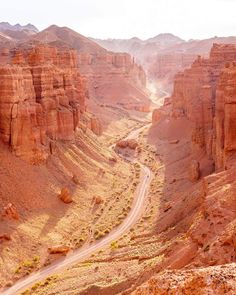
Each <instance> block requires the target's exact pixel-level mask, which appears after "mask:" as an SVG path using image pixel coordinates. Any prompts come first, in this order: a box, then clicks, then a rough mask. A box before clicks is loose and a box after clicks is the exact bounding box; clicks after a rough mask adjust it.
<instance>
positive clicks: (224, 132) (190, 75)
mask: <svg viewBox="0 0 236 295" xmlns="http://www.w3.org/2000/svg"><path fill="white" fill-rule="evenodd" d="M235 60H236V46H235V45H217V44H214V46H213V48H212V50H211V53H210V57H209V59H204V58H201V57H198V59H197V60H196V61H195V62H194V63H193V65H192V67H191V68H190V69H187V70H185V71H184V72H182V73H180V74H178V75H177V76H176V79H175V84H174V92H173V95H172V105H173V109H172V116H173V117H175V118H176V117H181V116H185V117H187V118H188V119H189V120H190V121H191V122H192V123H193V124H194V129H193V132H192V142H193V148H196V147H200V148H202V149H204V150H205V151H206V153H207V155H208V156H209V158H213V159H214V161H215V164H216V168H217V169H219V168H225V167H226V166H227V160H228V159H230V158H231V156H232V153H233V151H235V150H236V148H235V144H236V141H235V134H236V127H235V120H236V110H235V108H236V106H235V105H236V100H235V93H236V86H235V85H236V84H235V77H236V63H235V62H234V61H235Z"/></svg>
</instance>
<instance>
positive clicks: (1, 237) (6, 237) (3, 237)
mask: <svg viewBox="0 0 236 295" xmlns="http://www.w3.org/2000/svg"><path fill="white" fill-rule="evenodd" d="M10 240H11V236H10V235H8V234H3V235H0V243H2V242H4V241H10Z"/></svg>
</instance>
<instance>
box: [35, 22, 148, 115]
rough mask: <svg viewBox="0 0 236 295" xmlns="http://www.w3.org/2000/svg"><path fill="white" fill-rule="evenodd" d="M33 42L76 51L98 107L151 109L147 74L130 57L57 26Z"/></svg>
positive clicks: (38, 36)
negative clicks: (112, 105)
mask: <svg viewBox="0 0 236 295" xmlns="http://www.w3.org/2000/svg"><path fill="white" fill-rule="evenodd" d="M33 39H34V40H38V41H40V42H46V43H49V44H52V45H53V46H57V47H59V48H60V47H62V46H64V47H65V46H67V47H70V48H74V49H76V50H77V52H78V55H79V58H78V63H79V69H80V72H81V74H82V75H83V76H84V77H86V79H87V80H88V87H89V92H90V96H91V97H93V98H95V99H97V100H98V103H104V102H105V103H109V104H116V105H117V104H118V105H120V106H123V107H125V108H128V109H137V110H140V111H146V110H147V109H148V107H149V104H150V101H149V98H148V94H147V92H146V75H145V72H144V70H143V69H142V67H141V66H139V65H138V64H136V62H135V61H134V59H133V58H132V57H131V56H130V55H129V54H127V53H114V52H109V51H107V50H106V49H104V48H102V47H101V46H99V45H98V44H96V43H95V42H94V41H92V40H90V39H88V38H86V37H84V36H83V35H81V34H79V33H77V32H75V31H73V30H71V29H69V28H66V27H58V26H55V25H53V26H51V27H49V28H47V29H46V30H44V31H42V32H40V33H38V34H36V35H35V36H34V37H33Z"/></svg>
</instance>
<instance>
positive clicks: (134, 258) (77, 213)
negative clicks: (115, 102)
mask: <svg viewBox="0 0 236 295" xmlns="http://www.w3.org/2000/svg"><path fill="white" fill-rule="evenodd" d="M106 108H109V111H110V110H113V112H114V114H113V118H116V119H117V120H113V121H112V122H110V125H109V124H108V126H107V130H106V131H105V132H104V133H103V135H102V136H101V137H100V138H99V139H98V138H97V137H95V136H94V135H93V134H92V133H91V132H90V131H89V130H84V131H80V133H79V134H77V139H76V142H75V144H72V145H71V146H70V148H69V149H66V150H65V149H63V145H59V146H58V147H57V149H58V153H57V156H56V158H54V156H52V157H51V158H50V159H49V161H48V163H47V166H46V167H47V169H46V168H45V167H44V168H42V167H32V166H30V165H27V164H25V163H24V162H22V161H20V160H19V162H17V161H16V160H15V159H14V167H16V166H15V165H18V166H17V167H18V168H19V169H20V171H22V173H20V174H18V175H15V174H14V179H16V181H17V183H21V182H22V195H23V196H24V197H25V198H28V196H29V195H31V194H32V195H37V196H38V198H37V199H35V198H34V203H32V204H29V203H27V206H28V207H27V210H26V211H25V212H27V213H24V215H21V210H19V214H20V217H21V218H20V219H19V220H18V221H12V222H11V223H9V221H7V222H6V221H4V220H3V222H5V223H4V224H3V226H5V228H7V233H10V235H11V240H10V241H9V242H8V246H7V247H2V246H1V247H2V248H1V264H2V265H4V268H1V269H2V270H4V271H2V273H1V284H2V287H4V286H7V287H10V288H9V289H8V290H6V291H5V292H3V294H16V291H14V290H21V291H20V294H88V295H93V294H94V295H95V294H96V295H97V294H102V295H104V294H105V295H106V294H107V295H108V294H109V295H111V294H123V295H125V294H131V293H132V292H134V294H177V293H176V292H177V291H178V292H180V293H178V294H199V293H192V291H193V286H194V282H195V281H196V280H198V279H197V276H201V275H202V277H201V280H204V279H205V278H206V277H207V276H210V275H211V274H213V278H215V280H218V282H219V290H220V291H219V292H218V293H215V294H234V293H232V292H234V290H235V286H234V283H233V281H232V282H231V281H229V280H227V282H229V286H226V287H227V288H229V290H233V291H232V292H231V291H230V292H231V293H230V292H228V293H220V292H223V291H222V290H226V289H224V288H226V287H225V286H224V280H223V279H222V280H223V281H221V280H220V277H221V274H219V273H220V268H219V269H217V268H214V267H213V269H211V268H209V270H208V269H207V268H206V269H203V271H202V272H201V271H200V272H198V271H196V270H195V269H199V268H200V267H202V266H205V265H209V266H211V265H214V264H216V265H217V264H221V261H220V257H224V258H225V259H226V260H227V255H232V254H230V250H229V252H228V253H227V251H226V250H225V247H221V246H220V242H222V240H223V238H222V237H220V234H219V233H218V232H215V234H214V237H213V239H214V243H213V242H212V241H211V243H210V242H209V240H205V241H202V245H201V246H199V245H198V244H197V243H196V237H197V238H199V237H200V236H201V234H202V233H201V231H202V230H201V223H199V220H201V217H200V216H201V215H202V214H203V215H204V216H205V215H206V214H207V213H206V212H205V213H204V212H202V202H204V200H203V198H204V197H203V193H202V182H196V183H192V182H191V181H190V180H189V161H190V159H191V147H190V145H191V124H189V121H187V120H186V119H184V118H178V119H173V118H171V119H170V118H169V117H163V118H162V119H161V120H160V121H159V122H158V123H156V124H153V125H151V124H150V113H146V114H145V113H140V112H130V111H129V112H128V111H126V110H122V109H120V108H116V107H115V108H114V106H113V107H112V106H109V107H108V106H107V107H106ZM106 108H104V112H106ZM186 126H187V127H186ZM81 130H83V128H82V129H81ZM85 137H86V140H84V138H85ZM125 138H128V139H130V138H135V139H136V140H137V143H138V147H137V148H136V149H135V150H132V149H130V148H124V149H123V148H119V147H117V146H116V142H118V141H119V140H120V139H125ZM84 142H86V143H88V146H85V145H84ZM81 144H83V149H82V150H83V153H82V152H81V149H80V150H79V147H80V146H81ZM2 151H3V154H2V159H1V161H2V163H3V167H4V163H6V164H5V167H8V168H7V169H8V173H9V174H13V173H14V171H15V170H14V169H13V162H12V161H13V160H12V158H11V157H12V156H11V154H10V153H9V152H8V151H6V150H4V148H2ZM101 155H102V156H101ZM199 157H200V158H201V157H202V158H201V161H202V167H203V169H202V176H203V177H205V176H207V175H209V174H210V173H211V163H209V161H208V160H207V159H206V158H205V157H204V155H199ZM78 161H79V163H80V165H79V167H78V165H77V163H78ZM11 167H12V168H11ZM141 167H147V168H148V169H150V171H151V174H152V178H151V183H150V188H149V190H148V191H147V194H146V195H145V198H144V199H143V200H142V201H143V202H144V203H141V207H142V208H141V210H140V209H138V210H139V212H138V214H137V215H136V216H135V218H134V219H133V220H132V222H129V220H130V216H132V214H133V212H134V210H135V211H136V209H137V207H136V206H137V203H138V198H139V197H140V193H139V192H140V189H141V188H140V186H142V187H145V188H147V187H148V185H147V182H148V181H149V180H148V178H145V175H144V171H143V168H141ZM5 169H6V168H5ZM39 173H41V174H40V175H41V177H40V178H38V175H39ZM26 175H27V177H26ZM36 175H37V179H36ZM75 175H76V176H77V177H76V180H78V183H77V182H76V184H75V183H74V181H75ZM146 176H147V175H146ZM220 177H221V176H220V175H219V176H216V180H217V181H218V182H219V179H220ZM213 178H214V175H213ZM25 179H27V181H26V180H25ZM31 181H34V183H36V186H35V187H34V188H31V186H30V182H31ZM214 181H215V180H214V179H211V182H212V183H213V184H214ZM223 181H224V180H223ZM224 184H225V182H223V186H224ZM2 185H6V197H7V196H9V195H11V196H12V195H14V189H13V187H14V186H9V185H8V184H7V180H6V183H4V182H3V184H2ZM29 187H30V189H29ZM61 187H69V188H70V190H71V191H72V192H73V195H72V197H73V203H71V204H69V205H67V204H63V203H62V202H61V201H60V200H58V197H57V195H58V194H59V192H60V189H61ZM216 188H217V189H218V190H219V191H220V190H221V187H220V186H219V187H217V186H216ZM46 189H47V190H46ZM225 198H227V196H225ZM31 199H33V198H31ZM11 200H12V199H11ZM88 200H90V201H88ZM20 201H21V202H19V200H18V199H17V198H15V200H14V204H15V205H16V206H17V208H24V209H26V202H25V203H24V198H21V199H20ZM34 208H37V210H36V209H34ZM232 210H233V207H232ZM22 211H23V210H22ZM36 211H37V214H36ZM136 213H137V212H136ZM215 221H217V218H214V217H212V218H210V219H209V221H206V224H205V231H209V230H210V228H211V226H210V224H211V223H212V222H215ZM228 224H229V223H227V221H226V223H225V224H223V226H225V227H227V226H228ZM199 227H200V228H199ZM228 231H230V229H229V230H228ZM229 234H230V233H229ZM194 236H195V239H194ZM206 236H208V235H207V234H206ZM204 237H205V236H204ZM225 239H226V238H225ZM211 240H212V237H211ZM217 243H218V244H219V245H218V246H217V245H216V246H215V244H217ZM222 243H223V242H222ZM19 245H20V246H19ZM56 245H62V246H67V247H68V248H69V249H70V250H71V251H70V253H69V254H68V256H63V257H61V254H57V255H55V254H49V253H48V248H49V247H54V246H56ZM212 245H213V246H212ZM214 247H215V249H214ZM212 249H213V251H218V252H219V253H220V254H219V255H217V257H218V260H219V261H215V262H214V263H213V262H212V261H211V258H210V257H211V255H212V256H213V257H214V258H215V255H214V252H213V254H211V251H212ZM225 251H226V252H225ZM76 253H78V256H76ZM80 253H81V255H80ZM72 262H73V263H72ZM229 262H230V259H229ZM222 263H224V261H223V260H222ZM57 266H58V267H57ZM45 267H46V268H45ZM183 267H186V268H187V270H186V272H184V271H183V272H180V273H178V272H176V273H174V275H175V278H176V280H177V281H178V279H179V278H182V281H183V286H184V287H183V290H184V291H183V290H182V289H181V290H182V291H183V292H185V293H181V292H182V291H181V290H180V291H179V289H176V286H178V284H176V281H174V282H172V281H171V278H172V274H173V272H172V271H171V269H174V270H176V269H182V268H183ZM230 267H231V268H230ZM234 267H235V266H234V264H232V266H230V265H229V270H228V269H226V270H225V272H226V276H230V274H232V275H233V276H234V271H233V269H234ZM41 269H42V271H40V270H41ZM166 269H169V273H168V271H167V272H164V273H162V271H163V270H166ZM159 272H161V275H162V277H161V276H158V277H157V278H156V279H155V280H156V281H155V282H158V284H159V281H160V282H161V283H162V284H163V288H162V290H159V289H158V290H157V289H155V288H156V284H155V287H153V288H152V285H151V284H152V281H151V282H150V283H149V285H147V286H145V285H144V286H143V287H142V289H140V290H141V291H140V290H139V289H138V290H137V291H135V290H136V289H137V288H138V287H139V286H140V285H142V284H143V283H145V282H146V281H147V280H148V279H150V278H151V277H152V276H153V275H155V274H156V273H159ZM31 273H32V274H31ZM219 276H220V277H219ZM199 278H200V277H199ZM165 279H167V282H168V283H166V285H164V282H166V281H165ZM18 280H19V283H17V281H18ZM184 280H186V282H185V281H184ZM232 280H233V279H232ZM222 282H223V283H222ZM230 282H231V283H230ZM213 283H214V279H213ZM169 284H170V285H171V286H174V287H173V290H172V289H169V288H170V285H169ZM186 284H187V285H188V288H187V287H186ZM222 284H223V285H222ZM230 284H231V285H230ZM11 285H13V286H12V288H11ZM19 286H21V287H24V288H23V289H21V288H20V289H19V288H18V287H19ZM14 287H16V289H14ZM25 287H27V288H26V289H25ZM201 288H202V289H201ZM204 288H205V289H204ZM195 289H196V290H203V291H204V292H207V290H208V289H207V288H206V287H205V285H204V283H203V284H202V286H198V285H196V286H195ZM168 290H171V291H168ZM176 290H177V291H176ZM203 291H202V292H203ZM139 292H140V293H139ZM145 292H146V293H145ZM162 292H163V293H162ZM168 292H169V293H168ZM170 292H172V293H170ZM196 292H198V291H196ZM202 294H208V293H202Z"/></svg>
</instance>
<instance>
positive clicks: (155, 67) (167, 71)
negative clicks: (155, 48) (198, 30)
mask: <svg viewBox="0 0 236 295" xmlns="http://www.w3.org/2000/svg"><path fill="white" fill-rule="evenodd" d="M196 58H197V55H196V54H187V53H174V52H173V53H167V54H157V55H156V56H154V57H152V60H148V64H149V65H148V67H147V70H148V76H149V78H150V79H152V80H157V81H159V83H160V84H161V85H163V87H165V89H168V90H169V89H171V87H172V84H173V81H174V77H175V75H176V73H178V72H179V71H182V70H184V69H186V68H188V67H190V66H191V64H192V63H193V61H194V60H195V59H196Z"/></svg>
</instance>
